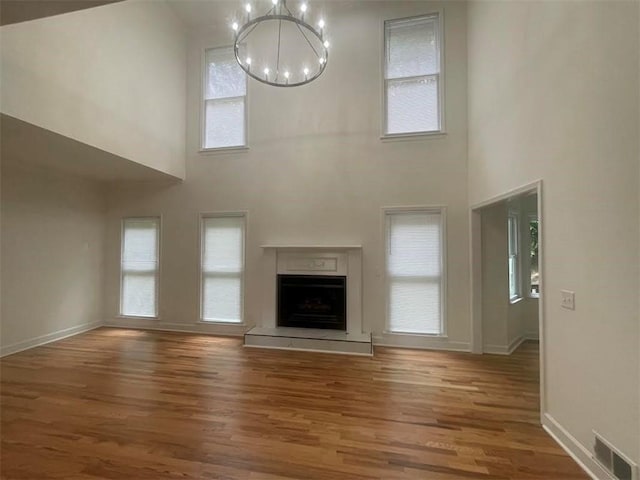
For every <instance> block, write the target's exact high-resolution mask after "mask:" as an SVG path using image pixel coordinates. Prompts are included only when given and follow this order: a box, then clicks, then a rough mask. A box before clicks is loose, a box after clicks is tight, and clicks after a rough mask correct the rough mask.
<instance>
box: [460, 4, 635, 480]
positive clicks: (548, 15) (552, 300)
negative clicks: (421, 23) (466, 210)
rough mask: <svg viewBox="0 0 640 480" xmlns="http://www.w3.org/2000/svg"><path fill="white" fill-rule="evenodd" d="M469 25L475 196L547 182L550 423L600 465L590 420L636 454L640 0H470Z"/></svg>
mask: <svg viewBox="0 0 640 480" xmlns="http://www.w3.org/2000/svg"><path fill="white" fill-rule="evenodd" d="M468 26H469V30H468V46H469V197H470V198H469V199H470V203H471V204H475V203H479V202H481V201H484V200H487V199H489V198H491V197H493V196H496V195H499V194H502V193H504V192H506V191H509V190H511V189H514V188H516V187H519V186H521V185H524V184H527V183H530V182H532V181H534V180H537V179H539V178H541V179H543V206H542V209H543V211H542V214H543V221H544V224H543V227H544V231H543V232H542V237H543V238H542V244H543V259H542V261H543V273H544V286H543V298H544V304H543V309H544V318H545V324H544V330H545V343H544V349H545V356H546V368H545V371H544V372H543V374H544V377H543V378H544V382H545V383H544V392H545V398H543V405H544V406H545V408H546V411H547V412H548V414H547V415H545V417H544V419H543V420H544V422H545V424H546V425H547V426H548V428H550V429H551V430H552V431H554V433H555V434H556V435H558V436H559V437H560V438H561V439H562V440H563V441H564V442H565V443H567V444H569V445H570V446H571V448H572V449H573V452H574V453H576V454H577V455H578V456H579V457H580V459H581V460H582V461H583V462H585V463H587V464H588V465H589V466H590V467H591V468H596V467H595V466H594V464H593V462H592V461H591V460H590V459H589V458H588V454H587V453H588V450H590V449H591V445H592V443H593V434H592V432H591V430H592V429H595V430H597V431H599V432H600V433H601V434H602V435H604V437H605V438H607V439H609V440H610V441H611V442H613V444H614V445H616V446H617V447H619V448H620V449H621V450H622V451H623V452H624V453H625V454H626V455H627V456H629V457H631V458H632V459H635V460H636V461H638V460H640V458H639V456H638V452H639V449H640V445H639V442H640V432H639V431H638V425H639V415H640V398H639V396H638V393H639V388H638V383H639V381H640V372H639V361H638V336H639V332H638V324H639V322H638V283H639V281H638V279H639V271H638V267H639V262H638V260H639V258H638V255H639V251H638V245H639V236H638V218H639V212H638V190H639V189H638V123H639V122H638V80H639V76H638V48H639V42H638V3H637V2H563V1H558V2H501V1H482V2H471V3H470V4H469V16H468ZM561 289H567V290H573V291H575V292H576V310H575V311H571V310H565V309H562V308H561V307H560V290H561ZM600 473H601V472H600Z"/></svg>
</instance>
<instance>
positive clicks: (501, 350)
mask: <svg viewBox="0 0 640 480" xmlns="http://www.w3.org/2000/svg"><path fill="white" fill-rule="evenodd" d="M525 340H527V336H526V335H520V336H518V337H516V338H514V339H513V340H511V342H510V343H509V345H485V346H484V353H490V354H493V355H511V354H512V353H513V352H515V351H516V349H517V348H518V347H519V346H520V345H522V342H524V341H525Z"/></svg>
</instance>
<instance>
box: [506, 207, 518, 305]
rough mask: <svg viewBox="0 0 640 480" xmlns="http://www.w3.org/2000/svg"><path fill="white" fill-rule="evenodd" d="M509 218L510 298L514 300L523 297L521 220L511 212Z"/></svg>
mask: <svg viewBox="0 0 640 480" xmlns="http://www.w3.org/2000/svg"><path fill="white" fill-rule="evenodd" d="M507 218H508V220H507V222H508V223H507V235H508V244H509V300H511V301H514V300H517V299H519V298H520V297H521V294H520V235H519V231H518V224H519V222H518V216H517V215H516V214H512V213H510V214H509V216H508V217H507Z"/></svg>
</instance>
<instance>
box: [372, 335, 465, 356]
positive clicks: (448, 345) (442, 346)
mask: <svg viewBox="0 0 640 480" xmlns="http://www.w3.org/2000/svg"><path fill="white" fill-rule="evenodd" d="M372 341H373V345H374V346H376V347H399V348H416V349H422V350H448V351H452V352H470V351H471V344H470V343H469V342H456V341H451V340H449V339H448V338H446V337H431V336H427V335H403V334H398V333H386V334H385V333H383V334H382V335H374V336H373V337H372Z"/></svg>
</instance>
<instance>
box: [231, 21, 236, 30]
mask: <svg viewBox="0 0 640 480" xmlns="http://www.w3.org/2000/svg"><path fill="white" fill-rule="evenodd" d="M231 28H232V29H233V31H234V32H237V31H238V22H233V23H232V24H231Z"/></svg>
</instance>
